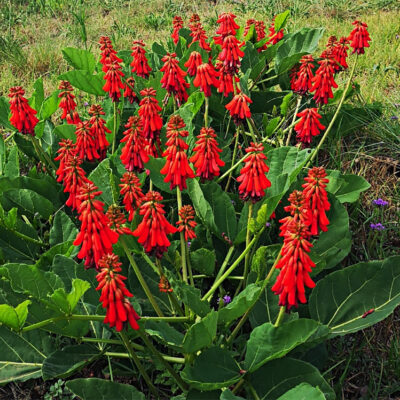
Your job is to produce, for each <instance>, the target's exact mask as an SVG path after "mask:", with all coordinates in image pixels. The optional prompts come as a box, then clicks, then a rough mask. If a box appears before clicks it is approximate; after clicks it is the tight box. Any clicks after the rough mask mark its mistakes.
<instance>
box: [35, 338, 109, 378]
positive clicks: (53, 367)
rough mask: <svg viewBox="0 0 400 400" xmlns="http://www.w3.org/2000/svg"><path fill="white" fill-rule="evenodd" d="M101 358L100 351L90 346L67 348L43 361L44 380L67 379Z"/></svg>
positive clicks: (81, 345) (82, 345)
mask: <svg viewBox="0 0 400 400" xmlns="http://www.w3.org/2000/svg"><path fill="white" fill-rule="evenodd" d="M100 356H101V353H100V352H99V349H98V348H96V347H94V346H92V345H89V344H79V345H73V346H66V347H64V348H63V349H61V350H57V351H55V352H54V353H52V354H50V355H49V356H48V357H47V358H46V359H45V360H44V361H43V365H42V376H43V379H44V380H47V379H54V378H66V377H67V376H70V375H72V374H73V373H74V372H76V371H79V370H81V369H82V368H83V367H84V366H85V365H88V364H90V363H92V362H93V361H94V360H96V359H97V358H99V357H100Z"/></svg>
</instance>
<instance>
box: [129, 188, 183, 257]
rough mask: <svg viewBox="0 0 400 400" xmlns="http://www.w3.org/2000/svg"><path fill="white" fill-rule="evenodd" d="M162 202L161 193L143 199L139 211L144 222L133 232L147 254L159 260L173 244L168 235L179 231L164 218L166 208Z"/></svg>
mask: <svg viewBox="0 0 400 400" xmlns="http://www.w3.org/2000/svg"><path fill="white" fill-rule="evenodd" d="M162 200H163V198H162V196H161V195H160V193H158V192H154V191H150V192H148V193H147V194H146V195H145V196H144V197H143V199H142V202H141V204H140V209H139V214H140V215H143V220H142V222H141V223H140V224H139V226H138V227H137V229H136V230H135V231H134V232H133V234H134V235H135V236H137V237H138V242H139V243H140V244H142V245H143V247H144V250H145V252H146V253H148V254H150V255H153V254H154V255H155V256H156V257H157V258H161V257H162V255H163V254H164V253H165V252H166V251H167V248H168V247H169V245H170V244H171V243H170V241H169V240H168V238H167V235H168V234H170V233H175V232H176V231H177V229H176V228H175V227H174V226H172V225H171V224H170V223H169V222H168V221H167V219H166V218H165V216H164V214H165V211H164V206H163V205H162V204H161V203H160V202H161V201H162Z"/></svg>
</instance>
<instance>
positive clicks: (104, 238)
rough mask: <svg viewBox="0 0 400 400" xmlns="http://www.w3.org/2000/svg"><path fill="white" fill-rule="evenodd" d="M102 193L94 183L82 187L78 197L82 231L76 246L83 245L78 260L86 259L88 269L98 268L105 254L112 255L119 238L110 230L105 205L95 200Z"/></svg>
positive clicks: (77, 238)
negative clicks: (104, 209)
mask: <svg viewBox="0 0 400 400" xmlns="http://www.w3.org/2000/svg"><path fill="white" fill-rule="evenodd" d="M101 193H102V192H101V191H99V190H98V189H97V186H95V185H94V184H93V183H92V182H87V183H85V184H83V186H81V188H80V191H79V195H78V199H79V201H80V205H79V208H78V213H79V220H80V221H81V230H80V232H79V233H78V235H77V236H76V239H75V241H74V245H75V246H80V245H82V247H81V249H80V251H79V253H78V258H79V259H85V266H86V267H87V268H92V267H95V266H97V265H98V262H99V260H100V258H101V257H102V256H103V255H104V254H108V253H112V252H113V247H112V246H113V244H115V243H117V241H118V236H119V235H118V233H116V232H113V231H112V230H111V229H110V228H109V224H110V222H109V220H108V218H107V217H106V215H105V214H104V212H103V208H104V203H102V202H101V201H99V200H96V199H95V197H96V196H99V195H100V194H101Z"/></svg>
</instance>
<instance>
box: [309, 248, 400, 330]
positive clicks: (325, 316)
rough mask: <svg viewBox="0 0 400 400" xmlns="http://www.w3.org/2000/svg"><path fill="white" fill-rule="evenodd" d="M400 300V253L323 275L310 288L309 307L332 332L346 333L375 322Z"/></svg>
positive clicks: (312, 313)
mask: <svg viewBox="0 0 400 400" xmlns="http://www.w3.org/2000/svg"><path fill="white" fill-rule="evenodd" d="M399 304H400V256H394V257H389V258H387V259H385V260H384V261H370V262H365V263H360V264H356V265H352V266H351V267H347V268H345V269H343V270H340V271H336V272H333V273H331V274H329V275H328V276H326V277H325V278H323V279H321V280H320V281H318V283H317V285H316V287H315V288H314V289H313V290H312V292H311V296H310V301H309V310H310V315H311V317H312V318H313V319H315V320H317V321H320V322H321V323H323V324H325V325H328V326H329V327H330V328H331V334H332V335H343V334H347V333H351V332H356V331H358V330H360V329H364V328H366V327H368V326H371V325H374V324H376V323H377V322H379V321H381V320H382V319H384V318H386V317H387V316H388V315H389V314H391V313H392V312H393V310H394V309H395V308H396V307H397V306H398V305H399ZM370 310H372V312H371V313H369V314H368V315H367V314H365V313H366V312H367V311H370Z"/></svg>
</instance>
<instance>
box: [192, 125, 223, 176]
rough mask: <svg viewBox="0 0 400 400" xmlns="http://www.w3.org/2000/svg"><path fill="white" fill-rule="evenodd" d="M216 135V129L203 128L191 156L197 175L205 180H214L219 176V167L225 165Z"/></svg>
mask: <svg viewBox="0 0 400 400" xmlns="http://www.w3.org/2000/svg"><path fill="white" fill-rule="evenodd" d="M216 137H217V135H216V134H215V131H214V129H212V128H201V130H200V134H199V135H198V136H197V141H196V146H195V147H194V149H193V153H194V154H193V156H192V157H191V158H190V162H192V163H193V165H194V167H195V168H196V176H200V177H201V179H203V180H212V179H213V178H214V177H215V176H219V168H220V167H223V166H224V165H225V163H224V162H223V161H222V160H221V157H220V155H219V153H221V152H222V150H221V149H220V148H219V147H218V142H217V141H216V140H215V138H216Z"/></svg>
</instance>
